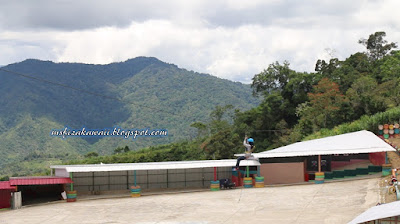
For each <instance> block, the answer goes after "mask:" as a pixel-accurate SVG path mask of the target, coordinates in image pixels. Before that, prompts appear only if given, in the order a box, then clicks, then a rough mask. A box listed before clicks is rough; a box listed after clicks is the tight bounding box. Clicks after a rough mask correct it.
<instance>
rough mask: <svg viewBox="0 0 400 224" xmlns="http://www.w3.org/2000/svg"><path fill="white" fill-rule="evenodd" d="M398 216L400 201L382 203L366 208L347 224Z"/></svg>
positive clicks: (399, 213)
mask: <svg viewBox="0 0 400 224" xmlns="http://www.w3.org/2000/svg"><path fill="white" fill-rule="evenodd" d="M393 216H400V201H395V202H392V203H387V204H382V205H378V206H375V207H372V208H370V209H368V210H367V211H365V212H363V213H362V214H361V215H359V216H357V217H356V218H355V219H353V220H352V221H351V222H349V224H356V223H364V222H368V221H372V220H377V219H384V218H389V217H393Z"/></svg>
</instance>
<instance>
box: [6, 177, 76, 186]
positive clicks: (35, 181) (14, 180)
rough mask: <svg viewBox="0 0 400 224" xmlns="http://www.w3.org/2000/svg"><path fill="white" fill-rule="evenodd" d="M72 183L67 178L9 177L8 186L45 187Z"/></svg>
mask: <svg viewBox="0 0 400 224" xmlns="http://www.w3.org/2000/svg"><path fill="white" fill-rule="evenodd" d="M69 183H73V182H72V180H71V179H70V178H68V177H49V176H45V177H10V184H11V185H13V186H18V185H46V184H69Z"/></svg>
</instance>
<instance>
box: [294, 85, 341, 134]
mask: <svg viewBox="0 0 400 224" xmlns="http://www.w3.org/2000/svg"><path fill="white" fill-rule="evenodd" d="M308 97H309V99H310V102H309V104H305V105H304V104H302V105H301V107H302V108H301V110H300V109H299V107H298V111H297V112H298V114H299V115H300V116H301V119H302V120H305V121H303V123H307V122H310V123H311V124H313V128H314V131H316V130H319V129H321V128H331V127H333V126H334V125H336V124H340V123H341V122H342V121H343V120H344V118H343V114H342V113H340V112H341V109H342V107H343V104H344V103H346V102H348V100H347V99H346V97H345V96H344V95H343V94H342V93H341V92H340V90H339V86H338V85H337V84H336V83H334V82H332V81H330V80H329V79H328V78H323V79H322V80H321V81H319V82H318V84H317V85H315V86H314V88H313V92H312V93H309V94H308Z"/></svg>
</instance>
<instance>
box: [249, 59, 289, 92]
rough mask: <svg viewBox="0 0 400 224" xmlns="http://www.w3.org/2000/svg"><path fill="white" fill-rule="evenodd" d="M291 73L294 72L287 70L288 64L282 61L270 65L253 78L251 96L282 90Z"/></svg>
mask: <svg viewBox="0 0 400 224" xmlns="http://www.w3.org/2000/svg"><path fill="white" fill-rule="evenodd" d="M291 73H295V71H293V70H291V69H290V68H289V62H287V61H284V62H283V65H281V64H279V62H275V63H273V64H270V65H269V66H268V68H267V69H266V70H264V71H262V72H261V73H259V74H257V75H255V76H254V77H253V83H252V84H251V87H252V88H253V95H259V94H260V93H264V94H266V93H270V92H272V91H274V90H282V89H283V88H284V87H285V85H286V84H287V83H288V81H289V77H290V76H291Z"/></svg>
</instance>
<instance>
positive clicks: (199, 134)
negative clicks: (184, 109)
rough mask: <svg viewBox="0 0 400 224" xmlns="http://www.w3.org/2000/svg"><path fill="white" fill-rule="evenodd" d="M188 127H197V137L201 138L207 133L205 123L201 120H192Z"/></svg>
mask: <svg viewBox="0 0 400 224" xmlns="http://www.w3.org/2000/svg"><path fill="white" fill-rule="evenodd" d="M190 127H192V128H196V129H197V137H198V138H201V137H204V136H206V135H207V134H208V129H207V125H206V124H204V123H203V122H199V121H198V122H193V123H192V124H191V125H190Z"/></svg>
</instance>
